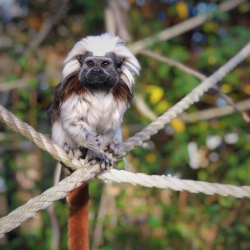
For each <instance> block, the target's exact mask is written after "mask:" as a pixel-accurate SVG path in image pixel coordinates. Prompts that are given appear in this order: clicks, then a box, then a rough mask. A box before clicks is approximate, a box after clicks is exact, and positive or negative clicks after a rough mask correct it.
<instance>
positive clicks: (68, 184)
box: [0, 165, 100, 238]
mask: <svg viewBox="0 0 250 250" xmlns="http://www.w3.org/2000/svg"><path fill="white" fill-rule="evenodd" d="M98 172H100V166H99V165H95V166H90V165H85V167H84V168H80V169H78V170H76V171H75V172H74V173H73V174H71V175H70V176H68V177H67V178H65V179H63V180H62V181H60V182H59V183H58V184H57V185H55V186H53V187H51V188H49V189H48V190H46V191H45V192H44V193H42V194H40V195H38V196H36V197H34V198H32V199H30V200H29V201H28V202H27V203H26V204H24V205H22V206H21V207H19V208H17V209H15V210H14V211H12V212H11V213H10V214H8V215H7V216H5V217H2V218H1V219H0V238H1V237H3V235H4V233H7V232H9V231H11V230H13V229H14V228H16V227H18V226H19V225H20V224H21V223H22V222H24V221H25V220H27V219H29V218H31V217H33V216H34V215H35V214H36V213H37V212H38V211H39V210H42V209H46V208H47V207H48V206H50V205H51V203H52V202H53V201H56V200H60V199H63V198H64V197H66V196H67V195H68V193H69V192H70V191H72V190H74V189H76V188H77V187H79V186H80V185H82V184H83V183H86V182H89V181H90V180H91V179H93V178H94V177H95V175H96V174H97V173H98Z"/></svg>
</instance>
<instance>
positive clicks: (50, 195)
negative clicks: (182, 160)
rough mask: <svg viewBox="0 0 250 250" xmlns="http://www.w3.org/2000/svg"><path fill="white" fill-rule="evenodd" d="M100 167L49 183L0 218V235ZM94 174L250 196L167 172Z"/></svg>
mask: <svg viewBox="0 0 250 250" xmlns="http://www.w3.org/2000/svg"><path fill="white" fill-rule="evenodd" d="M99 171H100V167H99V166H98V165H95V166H86V167H85V168H81V169H78V170H76V171H75V172H74V173H73V174H72V175H70V176H69V177H67V178H65V179H64V180H62V181H61V182H59V183H58V184H57V185H55V186H54V187H51V188H50V189H48V190H47V191H45V192H44V193H42V194H41V195H38V196H36V197H35V198H32V199H30V200H29V201H28V202H27V203H26V204H24V205H22V206H21V207H19V208H17V209H15V210H14V211H13V212H11V213H10V214H9V215H7V216H5V217H3V218H1V219H0V238H1V237H2V236H3V235H4V233H7V232H9V231H11V230H13V229H14V228H16V227H18V226H19V225H20V224H21V223H22V222H24V221H25V220H27V219H29V218H31V217H33V216H34V215H35V214H36V213H37V211H39V210H43V209H46V208H47V207H48V206H50V205H51V204H52V202H53V201H56V200H60V199H63V198H64V197H66V196H67V195H68V193H69V192H70V191H72V190H74V189H75V188H77V187H79V186H80V185H82V184H83V183H86V182H89V181H90V180H92V179H93V178H94V177H95V176H96V174H97V173H98V172H99ZM97 178H98V179H100V180H104V181H114V182H117V183H120V182H125V183H130V184H133V185H141V186H144V187H156V188H162V189H163V188H165V189H168V188H169V189H172V190H175V191H184V190H186V191H188V192H190V193H204V194H206V195H214V194H218V195H221V196H229V195H230V196H234V197H237V198H243V197H247V198H250V187H249V186H243V187H236V186H232V185H222V184H218V183H208V182H202V181H192V180H180V179H178V178H175V177H170V176H158V175H152V176H149V175H146V174H143V173H137V174H135V173H130V172H127V171H124V170H116V169H111V170H110V171H105V172H101V173H100V174H98V175H97Z"/></svg>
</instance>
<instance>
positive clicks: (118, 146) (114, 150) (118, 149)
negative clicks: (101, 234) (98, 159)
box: [104, 141, 125, 158]
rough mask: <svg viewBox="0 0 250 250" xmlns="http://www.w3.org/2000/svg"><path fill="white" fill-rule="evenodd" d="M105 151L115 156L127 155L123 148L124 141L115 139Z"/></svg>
mask: <svg viewBox="0 0 250 250" xmlns="http://www.w3.org/2000/svg"><path fill="white" fill-rule="evenodd" d="M104 151H105V152H107V153H109V154H112V156H113V157H115V158H121V157H123V156H124V155H125V152H124V151H123V148H122V142H121V141H114V142H111V143H110V144H108V145H107V147H106V149H105V150H104Z"/></svg>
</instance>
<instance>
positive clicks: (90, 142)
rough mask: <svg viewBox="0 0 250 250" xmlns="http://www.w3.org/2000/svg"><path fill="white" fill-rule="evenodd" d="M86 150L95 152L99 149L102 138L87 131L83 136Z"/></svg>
mask: <svg viewBox="0 0 250 250" xmlns="http://www.w3.org/2000/svg"><path fill="white" fill-rule="evenodd" d="M85 144H86V148H89V149H92V150H95V149H100V147H101V144H102V137H101V136H100V135H98V134H97V133H95V132H93V131H89V132H88V133H86V136H85Z"/></svg>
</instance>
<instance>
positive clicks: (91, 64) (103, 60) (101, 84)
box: [77, 53, 120, 91]
mask: <svg viewBox="0 0 250 250" xmlns="http://www.w3.org/2000/svg"><path fill="white" fill-rule="evenodd" d="M77 60H78V61H79V63H80V65H81V70H80V73H79V79H80V82H81V84H82V85H83V86H84V87H86V88H88V89H90V90H96V91H109V90H110V89H111V88H112V87H114V86H115V85H116V84H118V82H119V73H118V70H119V67H120V64H119V63H117V61H116V58H115V56H114V55H113V54H107V55H106V56H103V57H102V56H93V55H92V53H86V54H85V55H78V56H77Z"/></svg>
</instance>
